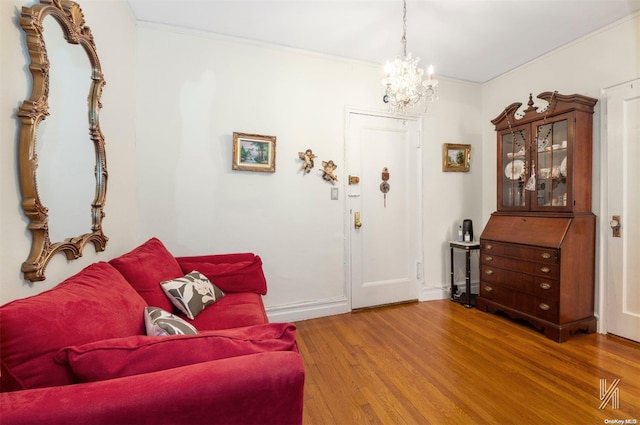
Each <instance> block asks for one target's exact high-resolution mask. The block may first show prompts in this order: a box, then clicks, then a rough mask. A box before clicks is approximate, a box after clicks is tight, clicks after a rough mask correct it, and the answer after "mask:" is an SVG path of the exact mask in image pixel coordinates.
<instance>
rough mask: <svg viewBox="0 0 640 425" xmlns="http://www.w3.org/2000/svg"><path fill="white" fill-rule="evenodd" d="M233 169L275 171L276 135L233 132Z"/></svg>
mask: <svg viewBox="0 0 640 425" xmlns="http://www.w3.org/2000/svg"><path fill="white" fill-rule="evenodd" d="M231 168H232V169H233V170H244V171H262V172H265V173H275V172H276V137H275V136H262V135H259V134H248V133H236V132H234V133H233V161H232V163H231Z"/></svg>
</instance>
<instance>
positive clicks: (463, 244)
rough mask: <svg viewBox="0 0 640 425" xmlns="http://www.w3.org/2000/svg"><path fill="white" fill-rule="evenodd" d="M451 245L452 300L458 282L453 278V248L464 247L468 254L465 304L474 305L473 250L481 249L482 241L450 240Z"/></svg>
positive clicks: (466, 305)
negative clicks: (472, 280)
mask: <svg viewBox="0 0 640 425" xmlns="http://www.w3.org/2000/svg"><path fill="white" fill-rule="evenodd" d="M449 247H450V248H451V300H455V299H454V294H455V293H456V292H457V291H456V284H455V281H454V278H453V250H454V249H464V251H465V254H466V260H467V265H466V267H467V268H466V271H467V277H466V278H465V290H466V291H465V297H464V306H465V307H467V308H469V307H473V305H472V304H471V251H473V250H474V249H480V242H477V241H472V242H458V241H450V242H449Z"/></svg>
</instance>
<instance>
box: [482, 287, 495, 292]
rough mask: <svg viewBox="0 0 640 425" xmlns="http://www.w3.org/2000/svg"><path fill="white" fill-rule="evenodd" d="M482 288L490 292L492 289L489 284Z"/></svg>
mask: <svg viewBox="0 0 640 425" xmlns="http://www.w3.org/2000/svg"><path fill="white" fill-rule="evenodd" d="M484 290H485V291H487V292H491V291H493V288H492V287H491V286H485V287H484Z"/></svg>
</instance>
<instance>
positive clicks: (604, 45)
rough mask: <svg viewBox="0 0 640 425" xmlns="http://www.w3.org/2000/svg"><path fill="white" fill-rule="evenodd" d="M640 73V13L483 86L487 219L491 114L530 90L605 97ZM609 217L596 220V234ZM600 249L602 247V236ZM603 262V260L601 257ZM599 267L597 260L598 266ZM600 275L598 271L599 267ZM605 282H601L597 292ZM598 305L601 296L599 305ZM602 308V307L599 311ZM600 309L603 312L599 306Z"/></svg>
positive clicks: (596, 184) (596, 133) (485, 214)
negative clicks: (606, 91) (603, 93)
mask: <svg viewBox="0 0 640 425" xmlns="http://www.w3.org/2000/svg"><path fill="white" fill-rule="evenodd" d="M638 77H640V13H636V14H635V15H633V16H632V17H630V18H627V19H623V20H620V21H618V22H616V23H614V24H612V25H610V26H608V27H606V28H604V29H602V30H600V31H597V32H594V33H592V34H590V35H588V36H586V37H584V38H582V39H580V40H578V41H576V42H574V43H571V44H569V45H567V46H565V47H563V48H560V49H557V50H555V51H554V52H551V53H549V54H547V55H544V56H543V57H541V58H539V59H537V60H535V61H532V62H530V63H528V64H526V65H525V66H522V67H520V68H518V69H516V70H514V71H512V72H509V73H507V74H505V75H503V76H500V77H498V78H496V79H494V80H492V81H490V82H488V83H486V84H484V85H483V88H482V117H483V118H482V126H483V127H482V134H483V140H484V145H483V156H484V161H483V182H484V184H483V187H484V188H485V190H484V191H483V193H482V220H483V221H482V223H483V224H486V222H487V220H488V219H489V215H490V214H491V212H493V211H495V209H496V202H497V201H496V196H497V194H496V190H495V176H496V174H495V173H496V136H495V131H494V128H493V125H492V124H491V122H490V121H491V120H492V119H493V118H495V117H496V116H498V115H499V114H500V113H501V112H502V111H503V110H504V108H505V107H506V106H508V105H510V104H511V103H513V102H522V103H523V104H525V105H526V103H527V101H528V96H529V93H533V95H534V98H535V96H536V95H538V94H539V93H541V92H544V91H553V90H557V91H558V92H559V93H562V94H573V93H578V94H582V95H586V96H591V97H594V98H596V99H600V93H601V90H602V89H604V88H606V87H610V86H612V85H615V84H619V83H623V82H625V81H630V80H632V79H635V78H638ZM600 110H601V102H598V104H596V108H595V114H594V117H593V123H594V129H593V148H594V150H593V207H592V211H593V213H594V214H596V216H598V215H599V213H600V211H599V209H600V197H601V193H600V140H601V133H600V131H601V122H600V119H601V115H600ZM602 223H604V224H603V225H605V226H606V225H607V223H608V219H607V218H606V217H598V218H597V220H596V226H597V230H596V235H598V234H599V233H600V231H599V230H598V229H599V227H600V225H602ZM596 244H597V245H598V246H597V247H596V252H599V251H600V248H599V245H600V241H599V240H597V241H596ZM598 262H599V260H598ZM597 267H598V266H597ZM596 276H598V273H597V272H596ZM599 285H600V282H596V294H598V293H599ZM597 305H599V302H598V300H597V299H596V306H597ZM597 313H598V312H597ZM599 313H602V311H600V312H599Z"/></svg>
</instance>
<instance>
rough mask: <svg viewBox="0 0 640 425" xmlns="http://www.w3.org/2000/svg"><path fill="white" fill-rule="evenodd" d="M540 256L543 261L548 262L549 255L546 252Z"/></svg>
mask: <svg viewBox="0 0 640 425" xmlns="http://www.w3.org/2000/svg"><path fill="white" fill-rule="evenodd" d="M540 256H541V257H542V258H544V259H545V260H548V259H549V258H551V254H549V253H548V252H543V253H542V254H540Z"/></svg>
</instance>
